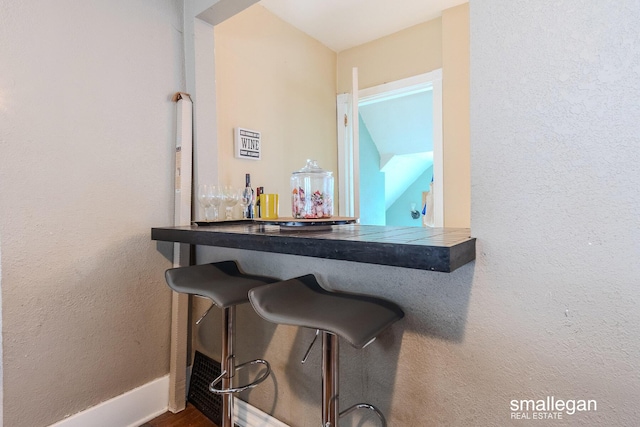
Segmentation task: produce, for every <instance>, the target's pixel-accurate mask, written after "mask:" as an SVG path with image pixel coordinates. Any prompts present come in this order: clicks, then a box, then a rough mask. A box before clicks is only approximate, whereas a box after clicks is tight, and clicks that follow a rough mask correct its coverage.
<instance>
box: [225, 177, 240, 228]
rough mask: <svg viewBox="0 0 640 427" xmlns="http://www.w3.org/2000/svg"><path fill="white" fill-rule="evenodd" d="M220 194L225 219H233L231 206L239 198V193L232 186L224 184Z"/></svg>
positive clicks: (235, 203)
mask: <svg viewBox="0 0 640 427" xmlns="http://www.w3.org/2000/svg"><path fill="white" fill-rule="evenodd" d="M222 195H223V198H222V200H223V203H224V206H225V211H226V214H225V219H227V220H230V219H233V208H234V207H235V205H237V204H238V201H239V200H240V194H239V193H238V190H236V189H235V188H234V187H231V186H229V185H226V186H225V187H224V189H223V190H222Z"/></svg>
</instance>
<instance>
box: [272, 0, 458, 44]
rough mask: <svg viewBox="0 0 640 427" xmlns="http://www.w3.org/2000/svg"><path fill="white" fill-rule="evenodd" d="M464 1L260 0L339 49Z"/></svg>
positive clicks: (292, 22)
mask: <svg viewBox="0 0 640 427" xmlns="http://www.w3.org/2000/svg"><path fill="white" fill-rule="evenodd" d="M462 3H467V0H261V2H260V4H262V5H263V6H264V7H266V8H267V9H269V10H270V11H271V12H272V13H273V14H275V15H277V16H279V17H280V18H281V19H283V20H284V21H286V22H288V23H290V24H291V25H293V26H294V27H296V28H298V29H299V30H301V31H303V32H304V33H306V34H308V35H310V36H311V37H313V38H315V39H316V40H318V41H320V42H321V43H322V44H324V45H325V46H327V47H329V48H330V49H332V50H334V51H335V52H340V51H342V50H345V49H349V48H351V47H354V46H358V45H361V44H363V43H367V42H369V41H372V40H376V39H379V38H380V37H383V36H386V35H389V34H392V33H395V32H397V31H400V30H403V29H405V28H409V27H411V26H413V25H416V24H419V23H421V22H425V21H428V20H430V19H434V18H437V17H438V16H440V15H441V14H442V11H443V10H445V9H448V8H450V7H453V6H457V5H459V4H462Z"/></svg>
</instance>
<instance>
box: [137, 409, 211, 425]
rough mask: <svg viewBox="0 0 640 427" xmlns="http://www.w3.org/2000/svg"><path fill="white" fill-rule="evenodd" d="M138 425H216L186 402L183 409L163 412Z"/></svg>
mask: <svg viewBox="0 0 640 427" xmlns="http://www.w3.org/2000/svg"><path fill="white" fill-rule="evenodd" d="M140 427H217V426H216V425H215V424H214V423H213V422H211V420H209V418H207V417H205V416H204V415H203V414H202V413H201V412H200V411H198V410H197V409H196V408H195V407H194V406H193V405H192V404H190V403H188V404H187V408H186V409H185V410H184V411H181V412H178V413H177V414H173V413H171V412H165V413H164V414H162V415H160V416H159V417H157V418H154V419H152V420H151V421H149V422H147V423H144V424H142V425H141V426H140Z"/></svg>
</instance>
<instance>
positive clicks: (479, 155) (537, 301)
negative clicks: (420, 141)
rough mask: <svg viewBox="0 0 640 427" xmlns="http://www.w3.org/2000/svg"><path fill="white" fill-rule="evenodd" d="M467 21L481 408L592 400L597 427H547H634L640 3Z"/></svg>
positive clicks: (639, 394) (638, 415) (540, 4)
mask: <svg viewBox="0 0 640 427" xmlns="http://www.w3.org/2000/svg"><path fill="white" fill-rule="evenodd" d="M470 17H471V18H470V19H471V166H472V174H471V175H472V180H471V182H472V205H471V206H472V211H471V214H472V215H471V218H472V219H471V221H472V223H471V226H472V231H473V235H474V236H476V237H478V242H479V243H478V255H479V259H478V262H477V264H476V274H475V277H474V285H473V298H472V304H471V307H470V312H469V324H468V327H467V335H468V336H469V337H470V338H471V336H472V335H473V336H474V337H477V338H482V342H483V344H485V345H486V344H489V343H490V342H493V348H492V349H490V351H487V352H481V353H480V352H479V353H478V355H479V356H482V357H483V358H485V359H488V360H487V361H491V362H492V363H490V364H489V365H490V367H489V368H488V369H486V373H491V374H493V375H492V378H490V379H489V383H491V384H494V386H495V391H494V392H493V393H490V394H487V395H486V396H485V397H484V398H483V399H482V400H483V401H484V400H486V399H491V400H492V401H494V402H493V403H492V405H496V407H497V408H498V409H500V412H496V413H494V414H492V415H491V416H492V417H495V418H496V419H497V420H503V419H504V416H505V415H504V414H503V412H504V410H503V408H504V406H505V404H504V402H505V400H506V399H512V398H521V397H528V396H531V397H537V396H542V397H544V396H546V395H547V394H549V395H555V396H556V397H557V398H564V399H571V398H582V399H586V398H590V399H596V400H597V401H598V412H597V413H592V414H590V415H589V414H580V415H574V416H573V417H567V419H565V420H563V421H557V422H549V424H550V425H569V424H571V425H609V426H614V425H617V426H625V425H626V426H629V425H637V424H638V421H639V420H640V409H639V408H638V405H637V402H638V400H639V398H640V376H639V374H638V360H640V338H639V337H640V310H639V307H638V303H639V302H640V288H638V282H639V279H640V263H638V259H639V256H640V227H638V225H639V222H638V218H640V173H639V169H638V165H639V164H640V121H639V120H638V117H640V102H639V97H638V94H640V35H639V33H638V19H639V18H640V3H639V2H637V1H636V0H623V1H618V2H615V4H613V3H609V2H593V1H589V0H582V1H581V0H570V1H561V2H558V1H551V0H544V1H542V0H541V1H535V2H530V1H524V0H515V1H514V0H509V1H498V0H493V1H478V2H473V3H472V4H471V15H470ZM488 313H490V315H488ZM478 360H481V359H480V358H478ZM484 403H485V404H486V403H487V402H484ZM478 409H479V408H478Z"/></svg>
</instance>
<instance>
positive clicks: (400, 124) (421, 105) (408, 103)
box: [358, 91, 433, 209]
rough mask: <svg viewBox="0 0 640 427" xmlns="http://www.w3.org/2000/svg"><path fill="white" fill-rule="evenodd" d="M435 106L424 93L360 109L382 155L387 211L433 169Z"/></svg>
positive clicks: (429, 92)
mask: <svg viewBox="0 0 640 427" xmlns="http://www.w3.org/2000/svg"><path fill="white" fill-rule="evenodd" d="M432 104H433V101H432V92H431V91H425V92H420V93H414V94H411V95H407V96H402V97H398V98H393V99H389V100H385V101H381V102H376V103H372V104H367V105H363V106H360V107H359V108H358V109H359V112H360V117H361V118H362V121H363V122H364V124H365V126H366V127H367V130H368V131H369V134H370V135H371V139H372V140H373V143H374V144H375V146H376V148H377V150H378V153H379V154H380V171H382V172H384V173H385V205H386V208H387V209H388V208H389V207H390V206H391V205H393V203H395V201H396V200H397V199H398V198H399V197H400V196H401V195H402V193H404V191H405V190H406V189H407V187H409V186H410V185H411V184H412V183H413V182H414V181H415V180H416V179H417V178H418V177H419V176H420V175H422V174H423V173H424V172H425V171H426V170H427V169H428V168H430V167H431V165H433V108H432ZM425 189H426V188H425Z"/></svg>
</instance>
